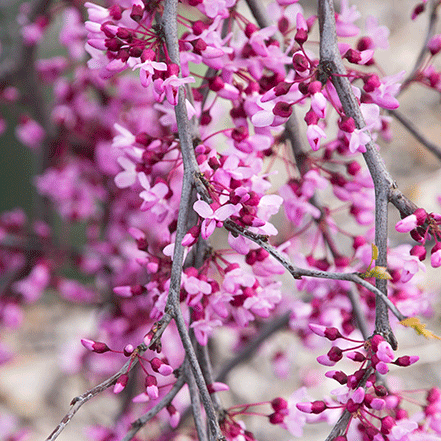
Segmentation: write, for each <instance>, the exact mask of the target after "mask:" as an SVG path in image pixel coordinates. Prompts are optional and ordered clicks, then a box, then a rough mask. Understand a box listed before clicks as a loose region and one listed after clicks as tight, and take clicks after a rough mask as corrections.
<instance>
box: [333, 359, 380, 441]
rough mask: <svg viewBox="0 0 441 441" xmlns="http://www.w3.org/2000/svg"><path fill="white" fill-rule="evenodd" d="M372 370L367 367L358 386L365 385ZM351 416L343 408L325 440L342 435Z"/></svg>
mask: <svg viewBox="0 0 441 441" xmlns="http://www.w3.org/2000/svg"><path fill="white" fill-rule="evenodd" d="M374 372H375V371H374V369H373V368H372V367H370V368H368V369H367V371H366V372H365V374H364V376H363V378H362V379H361V381H360V383H359V385H358V386H359V387H364V386H365V385H366V382H367V379H368V378H369V377H370V376H371V375H372V374H373V373H374ZM352 417H353V414H352V413H351V412H349V411H348V410H347V409H345V410H344V411H343V413H342V414H341V416H340V418H339V420H338V421H337V422H336V423H335V426H334V427H333V428H332V430H331V432H330V434H329V435H328V436H327V437H326V439H325V441H334V440H335V438H337V437H338V436H342V435H343V434H344V433H345V432H346V428H347V427H348V424H349V421H350V420H351V418H352Z"/></svg>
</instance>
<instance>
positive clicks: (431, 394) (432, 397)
mask: <svg viewBox="0 0 441 441" xmlns="http://www.w3.org/2000/svg"><path fill="white" fill-rule="evenodd" d="M440 397H441V390H440V389H439V388H437V387H432V388H431V389H429V391H428V392H427V397H426V399H427V402H428V403H435V402H436V401H438V400H439V399H440Z"/></svg>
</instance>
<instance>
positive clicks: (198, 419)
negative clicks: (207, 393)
mask: <svg viewBox="0 0 441 441" xmlns="http://www.w3.org/2000/svg"><path fill="white" fill-rule="evenodd" d="M184 370H185V377H186V379H187V384H188V390H189V392H190V401H191V410H192V413H193V420H194V425H195V427H196V432H197V434H198V438H199V441H208V440H207V434H206V432H205V427H204V423H203V418H202V412H201V401H200V399H199V392H198V387H197V385H196V381H195V379H194V375H193V372H192V370H191V367H190V365H189V364H188V363H187V361H186V362H185V364H184Z"/></svg>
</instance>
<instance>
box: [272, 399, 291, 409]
mask: <svg viewBox="0 0 441 441" xmlns="http://www.w3.org/2000/svg"><path fill="white" fill-rule="evenodd" d="M271 407H272V408H273V409H274V410H275V411H276V412H278V411H280V410H282V409H287V408H288V402H287V401H286V400H284V399H283V398H281V397H277V398H274V400H273V401H271Z"/></svg>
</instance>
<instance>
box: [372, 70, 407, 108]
mask: <svg viewBox="0 0 441 441" xmlns="http://www.w3.org/2000/svg"><path fill="white" fill-rule="evenodd" d="M404 74H405V71H404V70H403V71H401V72H399V73H397V74H395V75H391V76H388V77H384V78H382V79H381V84H380V87H378V88H376V89H375V90H374V91H373V92H371V94H370V95H371V98H372V101H373V102H374V103H376V104H378V105H379V106H380V107H383V108H384V109H391V110H393V109H396V108H398V107H399V105H400V103H399V102H398V100H397V99H396V98H395V95H396V94H397V93H398V91H399V90H400V86H401V85H400V84H399V83H398V81H400V80H402V79H403V77H404Z"/></svg>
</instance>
